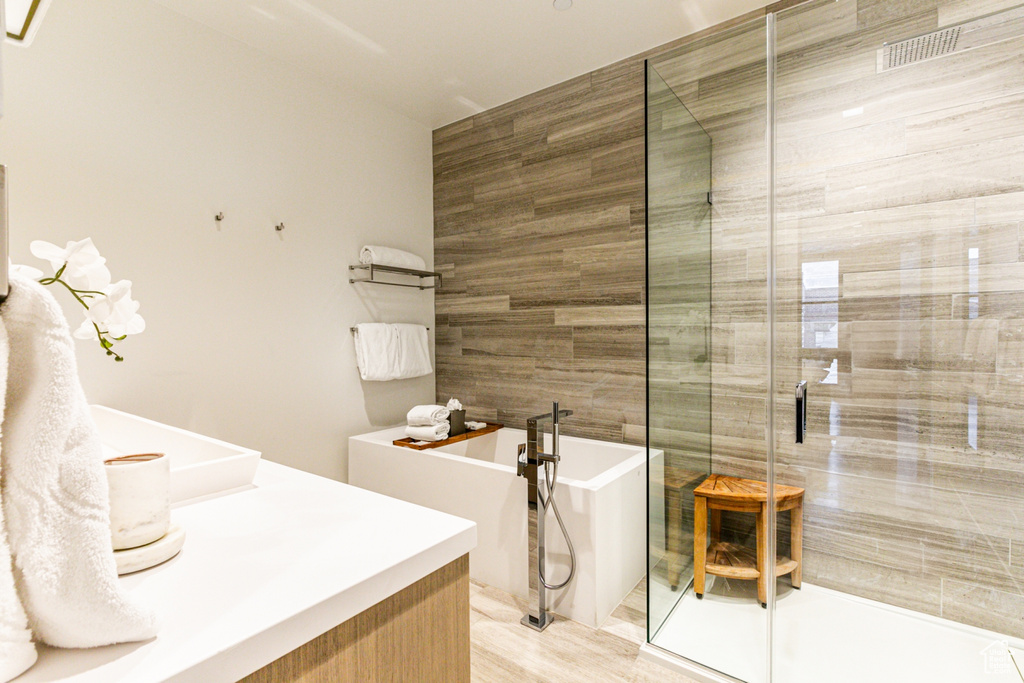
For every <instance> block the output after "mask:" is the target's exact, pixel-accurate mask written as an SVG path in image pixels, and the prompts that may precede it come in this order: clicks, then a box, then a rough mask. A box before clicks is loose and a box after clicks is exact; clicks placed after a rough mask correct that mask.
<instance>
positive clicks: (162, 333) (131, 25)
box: [0, 0, 434, 479]
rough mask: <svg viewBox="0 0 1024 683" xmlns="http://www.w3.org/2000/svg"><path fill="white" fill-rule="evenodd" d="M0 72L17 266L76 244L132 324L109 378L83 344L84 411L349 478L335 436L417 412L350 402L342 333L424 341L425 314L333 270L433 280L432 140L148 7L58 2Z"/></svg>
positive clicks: (417, 398) (7, 52) (371, 401)
mask: <svg viewBox="0 0 1024 683" xmlns="http://www.w3.org/2000/svg"><path fill="white" fill-rule="evenodd" d="M3 68H4V72H5V73H4V76H5V90H6V93H5V95H6V96H5V107H4V108H5V111H4V115H3V118H2V119H0V163H4V164H7V165H8V166H9V171H8V178H9V188H10V217H11V237H10V239H11V252H12V257H13V258H14V261H15V262H16V263H17V262H22V263H33V264H34V265H41V263H40V262H38V261H36V260H35V259H34V258H33V257H31V256H30V255H29V252H28V244H29V242H30V241H31V240H33V239H45V240H48V241H51V242H56V243H58V244H63V243H64V242H65V241H67V240H69V239H81V238H84V237H87V236H91V237H92V238H93V239H94V241H95V242H96V244H97V246H98V247H99V249H100V252H101V253H102V254H103V255H104V256H106V257H107V259H108V263H109V265H110V267H111V271H112V273H113V275H114V278H115V279H118V278H128V279H131V280H132V281H133V282H134V284H135V287H134V293H135V296H136V298H137V299H138V300H139V301H141V303H142V308H141V310H140V313H142V314H143V316H144V317H145V318H146V322H147V324H148V329H147V330H146V332H145V333H144V334H142V335H140V336H138V337H133V338H131V339H129V340H128V341H127V342H125V343H124V344H122V350H123V355H124V356H125V361H124V363H120V364H115V363H114V362H113V361H112V360H110V359H108V358H106V357H105V356H103V354H102V353H101V351H100V349H99V347H98V346H97V345H95V344H94V343H93V342H79V349H78V357H79V363H80V368H81V375H82V381H83V384H84V385H85V389H86V393H87V394H88V396H89V399H90V400H91V401H92V402H95V403H101V404H104V405H109V406H112V407H115V408H119V409H122V410H127V411H130V412H133V413H136V414H139V415H143V416H146V417H150V418H153V419H156V420H160V421H163V422H167V423H170V424H173V425H177V426H180V427H184V428H186V429H191V430H194V431H197V432H200V433H203V434H207V435H210V436H214V437H217V438H221V439H225V440H227V441H232V442H236V443H239V444H242V445H245V446H249V447H252V448H257V449H260V450H262V451H263V454H264V457H266V458H269V459H271V460H275V461H278V462H282V463H285V464H288V465H292V466H295V467H300V468H302V469H305V470H308V471H311V472H315V473H318V474H323V475H327V476H331V477H335V478H339V479H344V477H345V474H346V472H347V452H346V450H347V444H346V438H347V437H348V436H350V435H353V434H358V433H361V432H365V431H368V430H370V428H371V427H382V426H386V425H392V424H395V423H398V422H400V421H402V420H403V419H404V413H405V411H406V410H407V409H408V407H409V406H411V405H413V404H415V403H423V402H432V401H433V397H434V383H433V382H434V381H433V377H432V376H428V377H423V378H420V379H416V380H406V381H401V382H388V383H364V382H361V380H360V379H359V375H358V373H357V371H356V369H355V360H354V354H353V349H352V336H351V334H350V332H349V327H350V326H351V325H353V324H355V323H357V322H361V321H371V320H382V321H386V322H399V321H402V322H420V323H423V324H427V325H432V321H433V311H434V308H433V298H432V296H431V293H430V292H429V291H426V292H420V291H419V290H412V289H404V288H398V287H379V286H378V287H375V286H368V285H350V284H349V283H348V271H347V266H348V264H349V263H354V262H356V260H357V257H358V249H359V246H360V245H361V244H365V243H373V244H387V245H393V246H397V247H401V248H405V249H408V250H410V251H414V252H416V253H418V254H420V255H422V256H424V257H425V258H426V259H427V262H428V264H429V263H431V259H432V254H433V228H432V224H433V218H432V180H431V177H432V162H431V133H430V130H429V129H428V128H426V127H425V126H423V125H421V124H418V123H415V122H413V121H411V120H410V119H408V118H406V117H404V116H401V115H399V114H397V113H394V112H392V111H390V110H388V109H386V108H383V107H381V106H379V105H377V104H375V103H374V102H372V101H370V100H369V99H367V98H366V97H363V96H360V95H358V94H355V93H352V92H348V91H346V90H345V89H344V88H342V87H340V86H337V85H335V84H331V83H327V82H325V81H322V80H320V79H319V78H318V77H315V76H312V75H307V74H306V73H304V72H301V71H298V70H297V69H295V68H292V67H291V66H288V65H284V64H281V63H279V62H276V61H274V60H272V59H270V58H269V57H266V56H264V55H263V54H262V53H260V52H258V51H256V50H254V49H252V48H250V47H248V46H246V45H243V44H241V43H239V42H236V41H234V40H232V39H230V38H227V37H225V36H222V35H220V34H218V33H215V32H213V31H211V30H209V29H207V28H205V27H204V26H201V25H200V24H197V23H194V22H192V21H190V20H187V19H185V18H183V17H181V16H179V15H177V14H174V13H172V12H171V11H169V10H167V9H165V8H163V7H161V6H160V5H157V4H155V3H153V2H150V1H149V0H144V1H143V0H104V1H103V2H99V1H95V0H94V1H91V2H81V1H79V0H58V1H57V2H54V3H53V6H52V7H51V8H50V10H49V12H48V13H47V15H46V17H45V21H44V23H43V25H42V26H41V29H40V31H39V34H38V35H37V36H36V39H35V41H34V42H33V43H32V45H31V46H30V47H28V48H20V47H17V46H11V45H5V46H4V48H3ZM220 211H223V212H224V214H225V217H226V218H225V220H224V222H223V224H222V225H221V226H220V227H217V225H216V224H215V222H214V218H213V217H214V215H215V214H217V212H220ZM280 221H283V222H284V224H285V226H286V229H285V230H284V232H283V233H277V232H275V231H274V225H275V224H276V223H278V222H280ZM57 295H58V297H59V298H61V299H62V300H66V297H63V296H62V295H61V294H60V293H59V292H58V293H57ZM65 310H66V311H67V313H68V315H69V318H70V319H71V320H72V322H73V324H74V325H77V324H78V322H79V320H80V315H81V314H80V313H79V312H78V311H77V310H76V309H74V308H73V307H72V306H71V305H67V306H66V307H65ZM431 338H433V334H432V333H431Z"/></svg>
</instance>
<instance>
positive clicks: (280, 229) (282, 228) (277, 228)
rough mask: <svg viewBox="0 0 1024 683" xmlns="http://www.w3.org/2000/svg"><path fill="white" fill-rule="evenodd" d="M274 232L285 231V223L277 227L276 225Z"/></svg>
mask: <svg viewBox="0 0 1024 683" xmlns="http://www.w3.org/2000/svg"><path fill="white" fill-rule="evenodd" d="M274 230H277V231H278V232H281V231H282V230H284V223H278V224H277V225H275V226H274Z"/></svg>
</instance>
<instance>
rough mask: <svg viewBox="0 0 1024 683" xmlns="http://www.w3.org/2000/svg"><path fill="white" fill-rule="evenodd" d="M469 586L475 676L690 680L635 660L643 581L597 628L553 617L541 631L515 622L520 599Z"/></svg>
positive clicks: (588, 681) (486, 682)
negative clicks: (552, 621)
mask: <svg viewBox="0 0 1024 683" xmlns="http://www.w3.org/2000/svg"><path fill="white" fill-rule="evenodd" d="M469 591H470V599H469V604H470V634H471V639H472V653H473V654H472V672H473V680H474V681H478V682H481V683H490V682H491V681H498V682H500V681H516V682H517V683H520V682H526V681H537V682H541V681H544V682H548V681H551V682H554V681H557V682H558V683H563V682H566V683H569V682H571V681H581V682H582V683H597V682H598V681H630V682H636V683H640V682H642V681H649V682H651V683H654V682H657V683H695V681H694V680H693V679H691V678H688V677H686V676H683V675H681V674H677V673H674V672H672V671H669V670H667V669H664V668H662V667H660V666H657V665H655V664H651V663H649V662H645V661H641V660H638V659H637V654H638V652H639V650H640V645H641V644H642V643H643V642H644V640H645V630H646V625H645V623H646V622H645V613H646V603H647V590H646V581H641V582H640V584H638V585H637V587H636V589H634V590H633V592H632V593H630V594H629V595H628V596H626V599H625V600H623V601H622V604H620V605H619V606H618V608H617V609H616V610H615V612H613V613H612V616H611V617H609V619H608V621H607V622H606V623H605V624H604V625H603V626H602V627H601V628H599V629H593V628H590V627H589V626H584V625H583V624H580V623H577V622H575V621H569V620H567V619H556V620H555V622H554V623H553V624H551V625H550V626H549V627H548V628H547V629H545V631H544V632H543V633H537V632H536V631H533V630H531V629H529V628H527V627H525V626H523V625H522V624H520V623H519V620H520V619H521V618H522V617H523V614H524V612H525V610H526V604H525V602H524V601H523V600H520V599H518V598H516V597H513V596H512V595H509V594H508V593H505V592H503V591H500V590H498V589H496V588H491V587H490V586H485V585H483V584H480V583H476V582H472V583H470V588H469Z"/></svg>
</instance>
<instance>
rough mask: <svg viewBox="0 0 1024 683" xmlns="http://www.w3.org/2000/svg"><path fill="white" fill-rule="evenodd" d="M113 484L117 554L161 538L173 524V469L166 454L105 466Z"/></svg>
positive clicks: (112, 512) (124, 458) (112, 529)
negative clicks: (118, 551)
mask: <svg viewBox="0 0 1024 683" xmlns="http://www.w3.org/2000/svg"><path fill="white" fill-rule="evenodd" d="M103 464H104V465H105V467H104V469H105V470H106V472H107V482H109V484H110V534H111V539H112V542H113V545H114V550H124V549H126V548H137V547H139V546H141V545H146V544H147V543H152V542H153V541H155V540H157V539H158V538H161V537H162V536H163V535H164V534H166V533H167V529H168V528H169V527H170V524H171V468H170V462H169V458H168V457H167V456H166V455H164V454H163V453H142V454H139V455H124V456H121V457H119V458H111V459H109V460H105V461H104V462H103Z"/></svg>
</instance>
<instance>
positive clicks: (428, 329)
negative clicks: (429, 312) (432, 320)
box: [348, 327, 430, 334]
mask: <svg viewBox="0 0 1024 683" xmlns="http://www.w3.org/2000/svg"><path fill="white" fill-rule="evenodd" d="M348 329H350V330H351V331H352V334H355V333H356V328H354V327H350V328H348ZM427 331H428V332H429V331H430V328H429V327H428V328H427Z"/></svg>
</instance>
